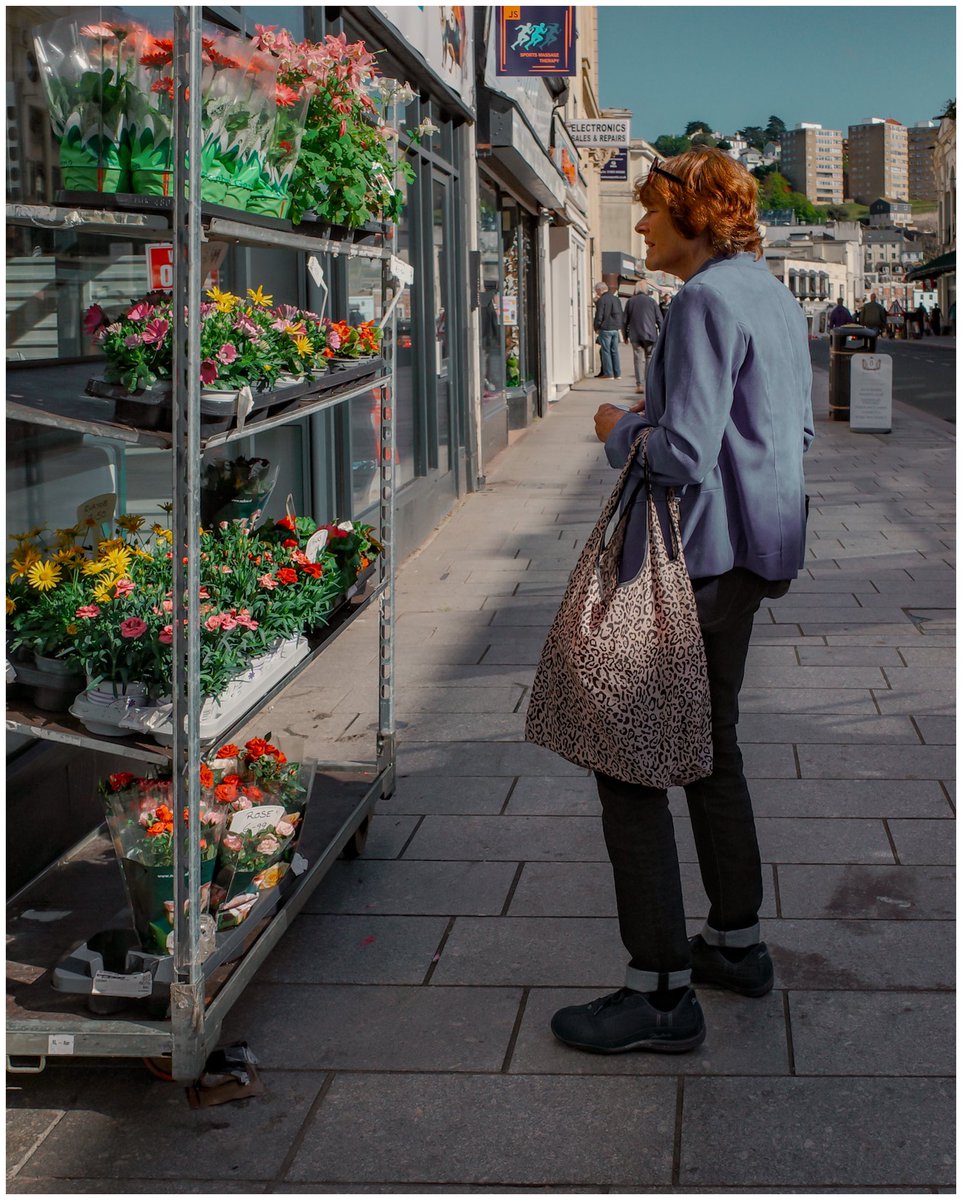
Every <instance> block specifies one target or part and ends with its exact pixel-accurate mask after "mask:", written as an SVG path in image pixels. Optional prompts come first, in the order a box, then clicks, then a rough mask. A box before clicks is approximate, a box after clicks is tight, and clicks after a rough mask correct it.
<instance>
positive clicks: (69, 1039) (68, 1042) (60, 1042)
mask: <svg viewBox="0 0 962 1200" xmlns="http://www.w3.org/2000/svg"><path fill="white" fill-rule="evenodd" d="M47 1053H48V1054H73V1034H72V1033H52V1034H50V1036H49V1037H48V1038H47Z"/></svg>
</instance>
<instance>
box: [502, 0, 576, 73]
mask: <svg viewBox="0 0 962 1200" xmlns="http://www.w3.org/2000/svg"><path fill="white" fill-rule="evenodd" d="M495 12H496V14H497V22H498V38H497V42H498V46H497V51H498V58H497V73H498V75H509V76H519V75H577V73H578V69H577V67H576V66H575V7H574V5H573V4H568V5H565V6H564V7H550V6H546V5H536V6H531V5H519V6H518V7H512V6H510V5H508V6H505V7H504V8H498V9H496V10H495Z"/></svg>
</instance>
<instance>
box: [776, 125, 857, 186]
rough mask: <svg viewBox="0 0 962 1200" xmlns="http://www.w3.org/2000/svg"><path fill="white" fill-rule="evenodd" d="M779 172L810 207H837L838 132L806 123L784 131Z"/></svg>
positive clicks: (840, 166) (839, 145)
mask: <svg viewBox="0 0 962 1200" xmlns="http://www.w3.org/2000/svg"><path fill="white" fill-rule="evenodd" d="M779 169H780V170H781V173H782V174H783V175H784V176H785V178H786V179H787V180H788V181H789V183H790V184H791V185H792V187H793V188H794V189H795V191H796V192H804V193H805V195H806V196H807V197H808V198H809V200H811V202H812V203H813V204H841V203H842V200H843V199H844V194H843V189H842V131H841V130H840V129H823V128H822V126H821V125H813V124H809V123H807V122H802V123H801V124H799V125H796V126H795V128H794V129H789V130H786V131H785V133H783V134H782V156H781V166H780V168H779Z"/></svg>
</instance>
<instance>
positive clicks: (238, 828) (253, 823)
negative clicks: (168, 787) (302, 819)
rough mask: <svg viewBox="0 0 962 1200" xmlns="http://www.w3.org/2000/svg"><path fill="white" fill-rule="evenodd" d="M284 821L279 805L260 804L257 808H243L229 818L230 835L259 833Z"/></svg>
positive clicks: (281, 807)
mask: <svg viewBox="0 0 962 1200" xmlns="http://www.w3.org/2000/svg"><path fill="white" fill-rule="evenodd" d="M283 819H284V808H283V806H282V805H280V804H262V805H260V806H259V807H257V808H243V809H241V811H240V812H238V813H234V815H233V817H231V822H230V832H231V833H260V831H261V830H262V829H268V828H270V827H271V826H274V825H276V824H277V822H278V821H282V820H283Z"/></svg>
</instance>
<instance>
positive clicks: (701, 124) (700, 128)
mask: <svg viewBox="0 0 962 1200" xmlns="http://www.w3.org/2000/svg"><path fill="white" fill-rule="evenodd" d="M693 133H711V126H710V125H709V124H708V122H707V121H689V122H688V124H687V125H686V126H685V137H691V135H692V134H693Z"/></svg>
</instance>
